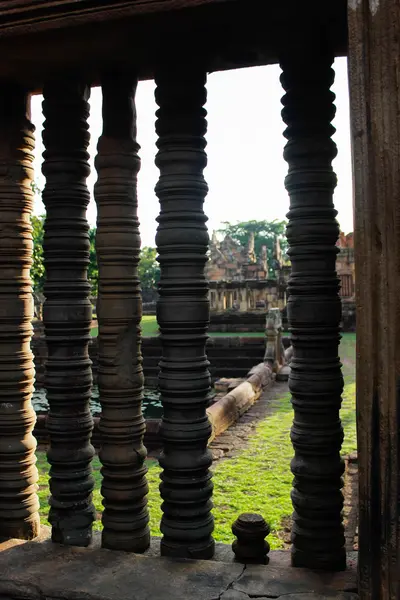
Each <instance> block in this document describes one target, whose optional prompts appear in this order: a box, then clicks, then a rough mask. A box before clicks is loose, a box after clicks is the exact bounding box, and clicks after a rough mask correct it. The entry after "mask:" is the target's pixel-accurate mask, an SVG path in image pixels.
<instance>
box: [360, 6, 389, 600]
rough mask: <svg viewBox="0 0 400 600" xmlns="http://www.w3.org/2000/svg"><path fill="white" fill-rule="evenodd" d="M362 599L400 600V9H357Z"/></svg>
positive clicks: (381, 7) (377, 7) (376, 7)
mask: <svg viewBox="0 0 400 600" xmlns="http://www.w3.org/2000/svg"><path fill="white" fill-rule="evenodd" d="M348 16H349V75H350V104H351V129H352V143H353V169H354V189H355V196H354V198H355V262H356V269H357V273H356V302H357V387H356V389H357V432H358V468H359V481H360V484H359V495H360V500H359V503H360V515H359V585H360V589H359V593H360V599H361V600H395V599H396V600H398V598H399V597H400V440H399V436H400V399H399V389H400V381H399V376H400V349H399V340H400V200H399V199H400V117H399V115H400V62H399V61H400V58H399V57H400V36H399V31H400V7H399V2H398V0H385V2H379V1H377V2H371V1H369V2H368V0H359V1H357V2H356V1H355V0H351V1H350V2H349V14H348Z"/></svg>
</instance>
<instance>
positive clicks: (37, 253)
mask: <svg viewBox="0 0 400 600" xmlns="http://www.w3.org/2000/svg"><path fill="white" fill-rule="evenodd" d="M45 218H46V217H45V215H41V216H40V217H37V216H35V215H32V217H31V225H32V230H33V231H32V237H33V264H32V266H31V279H32V283H33V291H34V292H35V293H41V294H43V289H44V283H45V280H46V272H45V268H44V260H43V237H44V221H45ZM95 237H96V229H95V228H92V229H89V241H90V255H89V261H90V262H89V267H88V279H89V282H90V285H91V286H92V294H93V295H94V296H96V295H97V280H98V275H99V271H98V268H97V260H96V248H95Z"/></svg>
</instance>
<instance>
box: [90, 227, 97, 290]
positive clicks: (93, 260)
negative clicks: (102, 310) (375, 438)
mask: <svg viewBox="0 0 400 600" xmlns="http://www.w3.org/2000/svg"><path fill="white" fill-rule="evenodd" d="M89 243H90V248H89V266H88V279H89V282H90V285H91V286H92V296H95V297H97V291H98V281H99V268H98V266H97V254H96V227H92V228H91V229H89Z"/></svg>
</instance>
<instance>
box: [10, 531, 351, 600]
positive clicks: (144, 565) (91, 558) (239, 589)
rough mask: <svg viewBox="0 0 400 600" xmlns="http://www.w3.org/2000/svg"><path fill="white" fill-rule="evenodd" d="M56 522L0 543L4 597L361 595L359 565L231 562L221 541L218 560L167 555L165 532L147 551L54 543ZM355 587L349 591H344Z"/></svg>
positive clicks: (173, 599)
mask: <svg viewBox="0 0 400 600" xmlns="http://www.w3.org/2000/svg"><path fill="white" fill-rule="evenodd" d="M49 535H50V530H49V528H46V527H43V532H42V535H41V537H40V538H38V539H37V541H32V542H21V541H20V540H11V541H8V542H4V543H3V544H0V565H1V568H0V598H1V600H4V599H5V598H7V597H11V598H13V600H40V599H41V598H43V597H46V598H48V599H51V600H68V599H70V600H149V599H150V598H151V600H181V599H182V600H187V599H189V598H190V600H217V599H219V600H247V598H248V597H251V598H257V600H265V599H266V598H279V597H283V598H284V600H296V599H297V598H299V600H308V599H309V600H329V599H331V600H357V596H356V595H355V594H354V593H351V592H352V590H354V589H355V586H356V584H355V573H356V570H355V568H354V564H353V562H352V560H351V557H350V559H349V560H348V564H350V565H351V568H350V569H349V571H348V572H347V573H340V574H334V575H332V574H328V573H321V574H317V573H312V572H309V571H307V570H304V569H293V568H291V567H290V553H289V552H284V551H276V552H271V553H270V561H271V562H270V565H269V566H268V567H265V566H263V565H252V566H247V567H246V566H244V565H240V564H238V563H235V562H232V556H233V554H232V551H231V549H230V548H229V546H224V545H223V544H217V545H216V558H218V560H219V562H217V561H193V560H182V559H179V560H177V559H175V560H172V559H167V558H160V556H159V553H160V538H158V539H155V538H153V539H152V544H151V547H150V549H149V550H148V551H147V552H148V555H147V556H141V555H135V554H132V553H127V552H120V551H110V550H106V549H104V548H103V549H102V548H100V534H97V533H96V534H95V535H94V536H93V537H94V540H93V544H92V545H91V546H90V547H88V548H77V547H68V546H60V545H58V544H52V543H51V542H50V541H49V540H48V537H49ZM344 592H348V593H344Z"/></svg>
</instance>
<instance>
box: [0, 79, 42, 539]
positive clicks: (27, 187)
mask: <svg viewBox="0 0 400 600" xmlns="http://www.w3.org/2000/svg"><path fill="white" fill-rule="evenodd" d="M29 118H30V107H29V98H28V96H27V94H26V92H25V91H24V90H21V89H19V88H18V87H16V86H14V85H13V84H7V83H4V82H2V83H1V84H0V223H1V225H0V228H1V233H0V536H1V537H6V538H22V539H31V538H33V537H35V536H36V535H37V534H38V533H39V515H38V510H39V502H38V498H37V496H36V489H37V485H36V482H37V479H38V474H37V469H36V467H35V462H36V459H35V448H36V441H35V439H34V437H33V435H32V430H33V426H34V424H35V420H36V419H35V413H34V411H33V408H32V405H31V396H32V391H33V382H34V366H33V355H32V352H31V349H30V340H31V337H32V324H31V320H32V318H33V298H32V284H31V280H30V277H29V269H30V266H31V264H32V247H33V245H32V226H31V223H30V215H31V211H32V207H33V191H32V188H31V183H32V180H33V168H32V161H33V149H34V145H35V138H34V130H35V128H34V126H33V125H32V123H31V122H30V120H29Z"/></svg>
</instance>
